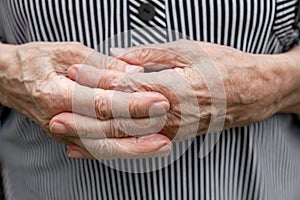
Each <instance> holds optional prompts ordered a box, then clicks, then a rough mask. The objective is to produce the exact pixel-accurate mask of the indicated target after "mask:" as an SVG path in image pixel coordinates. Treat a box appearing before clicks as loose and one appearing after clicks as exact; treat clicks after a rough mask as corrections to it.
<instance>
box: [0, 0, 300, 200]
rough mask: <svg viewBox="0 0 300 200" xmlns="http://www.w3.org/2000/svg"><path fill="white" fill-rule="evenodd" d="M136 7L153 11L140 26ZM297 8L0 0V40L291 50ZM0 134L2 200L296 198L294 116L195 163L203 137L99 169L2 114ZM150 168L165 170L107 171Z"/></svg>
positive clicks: (257, 3)
mask: <svg viewBox="0 0 300 200" xmlns="http://www.w3.org/2000/svg"><path fill="white" fill-rule="evenodd" d="M144 3H150V4H152V6H153V7H154V9H155V16H154V18H153V19H152V20H150V21H143V20H141V19H140V16H139V8H140V6H141V5H142V4H144ZM298 3H299V1H298V0H203V1H202V0H201V1H200V0H153V1H144V0H103V1H96V0H86V1H81V0H48V1H47V0H1V1H0V40H1V41H4V42H7V43H11V44H23V43H27V42H34V41H79V42H81V43H83V44H85V45H87V46H89V47H91V48H94V49H97V50H98V51H100V52H103V53H104V54H108V52H109V48H110V47H128V46H135V45H140V44H149V43H162V42H169V41H175V40H178V39H182V38H183V39H190V40H198V41H206V42H212V43H217V44H222V45H227V46H232V47H234V48H237V49H240V50H242V51H245V52H249V53H256V54H272V53H280V52H283V51H287V50H289V49H290V48H291V47H292V46H293V45H294V41H295V39H296V38H297V37H298V33H299V29H298V28H297V27H296V26H295V24H296V21H295V18H296V15H297V12H296V11H297V4H298ZM0 131H1V135H2V142H3V144H2V145H1V148H2V152H3V167H4V170H3V176H4V185H5V194H6V198H7V199H8V200H19V199H22V200H32V199H45V200H53V199H58V200H60V199H61V200H82V199H87V200H98V199H103V200H110V199H112V200H114V199H121V200H123V199H124V200H127V199H128V200H133V199H151V200H152V199H167V200H176V199H178V200H182V199H183V200H185V199H186V200H188V199H201V200H241V199H242V200H252V199H255V200H269V199H270V200H282V199H285V200H296V199H299V196H300V192H299V185H300V154H299V152H300V145H299V144H300V134H299V133H300V118H299V116H296V115H287V114H286V115H274V116H272V117H271V118H269V119H267V120H265V121H263V122H260V123H256V124H253V125H249V126H245V127H240V128H233V129H230V130H227V131H223V132H222V133H221V137H220V138H219V140H218V142H217V144H216V145H215V147H214V148H213V150H212V151H211V152H210V153H209V154H208V155H207V156H206V157H205V158H202V159H199V150H200V149H201V145H202V143H203V141H204V139H205V138H206V136H199V137H196V138H195V139H190V140H186V141H182V142H177V143H175V144H174V148H173V152H172V154H171V155H170V156H169V157H168V158H153V159H140V160H125V159H118V160H113V161H105V162H99V161H95V160H85V159H69V158H68V157H67V156H66V154H65V150H66V147H65V145H63V144H59V143H56V142H54V141H53V140H51V138H50V137H48V136H47V134H46V133H45V132H44V131H43V130H42V129H41V128H40V127H39V126H38V125H37V124H35V123H34V122H32V121H30V120H29V119H27V118H25V117H24V116H22V115H21V114H19V113H17V112H16V111H10V113H9V115H8V116H7V118H6V120H5V121H4V122H3V127H2V129H0ZM213 136H214V135H212V137H213ZM187 147H189V148H188V149H187V150H186V151H185V153H184V154H183V155H180V153H181V151H182V149H186V148H187ZM177 157H178V159H176V160H175V161H174V162H172V163H170V161H171V160H173V158H177ZM160 165H165V167H163V168H161V169H159V170H156V171H151V172H146V173H131V172H124V171H119V170H116V169H113V168H111V167H109V166H115V167H116V168H123V169H124V168H127V169H131V170H138V169H151V168H153V167H155V166H160Z"/></svg>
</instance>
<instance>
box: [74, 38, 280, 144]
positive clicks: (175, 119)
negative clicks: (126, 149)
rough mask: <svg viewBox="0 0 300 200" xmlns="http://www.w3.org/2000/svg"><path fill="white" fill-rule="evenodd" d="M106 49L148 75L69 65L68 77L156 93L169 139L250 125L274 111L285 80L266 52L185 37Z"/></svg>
mask: <svg viewBox="0 0 300 200" xmlns="http://www.w3.org/2000/svg"><path fill="white" fill-rule="evenodd" d="M111 53H112V54H113V55H114V56H116V57H118V58H119V59H120V60H123V61H125V62H127V63H130V64H134V65H139V66H143V67H144V68H145V69H146V71H149V72H151V73H130V74H124V73H122V72H118V73H114V74H111V72H109V71H107V70H97V69H95V68H92V67H89V66H74V67H73V68H71V69H70V70H69V72H71V71H72V73H69V76H70V78H71V79H73V80H75V81H77V82H78V83H79V84H82V85H86V86H89V87H95V85H97V87H98V88H103V89H113V90H119V91H127V92H128V91H130V92H136V91H155V92H160V93H161V94H163V95H164V96H166V97H167V98H168V100H169V102H170V104H171V107H170V111H169V112H168V115H167V119H166V121H164V127H163V128H162V129H161V130H160V133H161V134H164V135H166V136H168V137H169V138H171V139H174V140H184V139H187V138H191V137H194V136H196V135H199V134H203V133H207V132H213V131H217V130H222V129H228V128H230V127H236V126H243V125H247V124H251V123H254V122H257V121H260V120H263V119H265V118H267V117H269V116H271V115H272V114H274V113H275V112H277V109H278V106H277V104H278V102H280V95H278V94H280V92H279V91H281V90H282V88H283V87H282V86H281V85H282V83H283V82H284V81H283V80H282V78H281V76H280V73H281V72H280V71H276V72H275V73H273V72H274V71H272V69H270V67H268V63H270V62H273V61H272V59H270V58H269V57H268V56H257V55H252V54H248V53H243V52H241V51H238V50H235V49H233V48H230V47H226V46H220V45H215V44H209V43H203V42H193V41H186V40H181V41H177V42H172V43H166V44H159V45H145V46H139V47H134V48H129V49H113V50H112V52H111ZM74 71H76V72H74ZM153 71H158V72H153ZM271 72H272V73H271ZM91 74H93V78H90V77H91ZM87 77H89V78H87ZM99 77H101V78H99ZM133 134H138V133H133Z"/></svg>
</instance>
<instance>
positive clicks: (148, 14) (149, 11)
mask: <svg viewBox="0 0 300 200" xmlns="http://www.w3.org/2000/svg"><path fill="white" fill-rule="evenodd" d="M154 15H155V9H154V6H153V5H152V4H150V3H143V4H142V5H141V6H140V7H139V16H140V18H141V19H142V20H144V21H149V20H151V19H153V18H154Z"/></svg>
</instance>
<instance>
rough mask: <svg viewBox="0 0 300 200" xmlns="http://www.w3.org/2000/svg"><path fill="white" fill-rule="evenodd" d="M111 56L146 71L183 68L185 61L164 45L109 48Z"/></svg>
mask: <svg viewBox="0 0 300 200" xmlns="http://www.w3.org/2000/svg"><path fill="white" fill-rule="evenodd" d="M110 54H111V56H113V57H115V58H118V59H120V60H122V61H124V62H126V63H128V64H131V65H138V66H143V67H144V69H145V70H146V71H160V70H163V69H172V68H175V67H185V66H186V64H185V63H186V61H185V60H184V59H182V56H180V55H179V54H178V53H177V52H175V51H173V50H171V48H169V47H168V45H166V44H157V45H154V44H150V45H143V46H137V47H132V48H127V49H125V48H111V49H110Z"/></svg>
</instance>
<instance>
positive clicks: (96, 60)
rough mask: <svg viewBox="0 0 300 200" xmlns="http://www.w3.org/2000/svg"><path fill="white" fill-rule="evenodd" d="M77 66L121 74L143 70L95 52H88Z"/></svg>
mask: <svg viewBox="0 0 300 200" xmlns="http://www.w3.org/2000/svg"><path fill="white" fill-rule="evenodd" d="M78 64H87V65H91V66H94V67H96V68H98V69H109V70H116V71H121V72H144V68H142V67H140V66H136V65H130V64H127V63H126V62H124V61H121V60H119V59H117V58H113V57H110V56H106V55H103V54H101V53H99V52H98V51H95V50H94V51H92V52H90V53H89V55H88V56H87V57H86V58H85V60H84V61H83V62H82V63H78Z"/></svg>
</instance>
